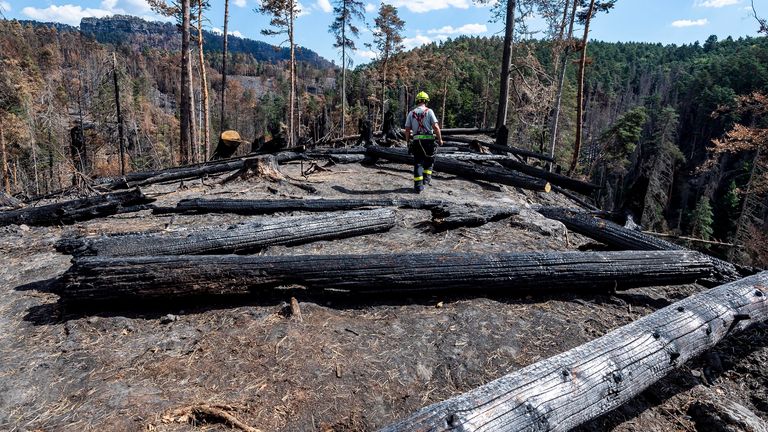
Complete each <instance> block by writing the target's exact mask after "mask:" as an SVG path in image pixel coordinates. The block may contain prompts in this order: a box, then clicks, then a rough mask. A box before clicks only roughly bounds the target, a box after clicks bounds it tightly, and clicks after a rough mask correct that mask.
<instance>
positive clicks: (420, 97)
mask: <svg viewBox="0 0 768 432" xmlns="http://www.w3.org/2000/svg"><path fill="white" fill-rule="evenodd" d="M416 102H429V95H428V94H427V93H426V92H423V91H420V92H419V93H418V94H417V95H416Z"/></svg>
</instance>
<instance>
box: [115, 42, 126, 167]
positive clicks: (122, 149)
mask: <svg viewBox="0 0 768 432" xmlns="http://www.w3.org/2000/svg"><path fill="white" fill-rule="evenodd" d="M112 79H113V81H114V83H115V109H116V110H117V136H118V139H119V140H120V141H119V143H120V175H121V176H124V175H125V140H124V139H123V114H122V113H121V112H120V85H119V84H118V82H117V56H116V55H115V53H114V52H113V53H112Z"/></svg>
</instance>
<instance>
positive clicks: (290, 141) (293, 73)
mask: <svg viewBox="0 0 768 432" xmlns="http://www.w3.org/2000/svg"><path fill="white" fill-rule="evenodd" d="M294 11H295V8H294V3H293V0H291V13H290V23H288V26H289V29H288V38H289V39H290V44H291V91H290V97H289V100H288V103H289V104H290V109H289V110H288V111H289V115H290V118H289V119H288V129H289V131H290V135H289V137H288V146H293V143H294V140H295V137H296V129H295V128H296V125H295V123H294V120H295V119H294V115H295V114H294V107H295V104H296V46H295V45H294V44H293V20H294Z"/></svg>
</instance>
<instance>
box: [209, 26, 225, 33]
mask: <svg viewBox="0 0 768 432" xmlns="http://www.w3.org/2000/svg"><path fill="white" fill-rule="evenodd" d="M211 33H213V34H217V35H221V34H224V30H222V29H220V28H218V27H214V28H212V29H211Z"/></svg>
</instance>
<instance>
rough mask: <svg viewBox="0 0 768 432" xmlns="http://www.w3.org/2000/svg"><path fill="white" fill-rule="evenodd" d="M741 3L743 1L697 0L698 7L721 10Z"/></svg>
mask: <svg viewBox="0 0 768 432" xmlns="http://www.w3.org/2000/svg"><path fill="white" fill-rule="evenodd" d="M739 3H741V0H697V1H696V6H701V7H705V8H721V7H725V6H733V5H736V4H739Z"/></svg>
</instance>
